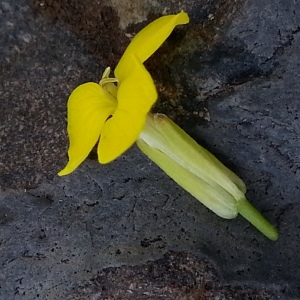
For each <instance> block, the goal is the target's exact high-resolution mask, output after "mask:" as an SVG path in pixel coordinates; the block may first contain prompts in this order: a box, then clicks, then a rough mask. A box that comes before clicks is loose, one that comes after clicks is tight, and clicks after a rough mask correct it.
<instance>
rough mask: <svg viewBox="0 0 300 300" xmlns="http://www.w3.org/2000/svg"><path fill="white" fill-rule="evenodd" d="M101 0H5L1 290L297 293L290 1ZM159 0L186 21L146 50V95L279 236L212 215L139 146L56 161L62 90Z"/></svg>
mask: <svg viewBox="0 0 300 300" xmlns="http://www.w3.org/2000/svg"><path fill="white" fill-rule="evenodd" d="M96 2H97V3H96ZM98 2H99V1H91V0H90V1H87V2H85V4H86V5H85V6H84V7H82V9H80V7H79V6H78V5H79V4H80V3H79V1H68V3H67V4H66V2H64V1H26V0H17V1H14V2H13V3H12V2H11V1H0V18H1V24H0V41H1V43H0V53H1V55H0V68H1V75H0V76H1V88H0V99H1V101H0V113H1V115H2V116H1V118H0V166H1V168H0V186H1V192H0V265H1V268H0V299H1V300H2V299H5V300H7V299H300V297H299V295H300V285H299V282H300V271H299V268H298V266H299V264H300V253H299V250H298V249H299V245H300V234H299V232H300V231H299V230H300V219H299V216H300V204H299V203H300V202H299V196H300V195H299V194H300V192H299V151H298V149H299V138H298V137H299V119H298V117H299V116H298V114H299V111H300V107H299V105H300V104H299V101H298V99H299V87H298V86H299V84H298V83H299V73H300V72H299V69H300V64H299V55H298V53H299V47H300V33H299V26H300V13H299V12H300V7H299V6H300V4H298V3H297V2H295V1H290V0H288V1H284V2H283V1H272V0H263V1H259V2H258V1H255V2H254V1H244V2H240V3H239V4H238V5H237V4H236V3H234V2H233V1H231V2H230V3H229V2H228V1H204V2H203V5H202V6H201V7H199V4H198V5H197V3H196V2H197V1H183V3H182V4H181V5H182V6H181V7H179V6H178V4H177V1H166V2H163V1H155V2H154V1H141V2H139V3H140V4H139V10H137V12H136V14H131V15H130V16H131V19H130V20H131V21H128V20H126V18H125V16H126V11H128V6H126V3H127V1H123V2H122V3H123V4H122V5H119V6H118V5H117V4H118V1H114V0H111V1H109V2H107V4H106V6H105V7H103V5H100V6H97V5H99V3H98ZM81 3H82V2H81ZM128 5H129V4H128ZM95 7H98V8H97V9H98V10H99V11H100V13H99V16H100V17H99V19H98V18H97V14H95V11H96V9H95ZM163 7H165V12H167V13H168V12H177V11H178V10H179V9H182V8H184V9H186V10H187V11H188V12H189V14H190V15H191V24H189V25H187V26H186V28H179V29H178V30H176V31H175V32H174V34H172V36H171V37H170V39H169V40H168V42H167V43H166V44H165V45H164V46H163V47H162V49H161V50H159V51H158V52H157V53H156V54H155V56H154V57H153V58H152V59H150V60H149V61H148V62H147V66H148V67H149V70H150V71H151V73H152V74H153V76H154V78H155V80H156V83H157V86H158V90H159V92H160V95H161V97H160V102H159V103H158V104H157V106H156V108H155V109H156V110H157V111H163V112H170V116H171V117H172V118H173V119H174V120H176V121H177V122H178V123H179V124H180V125H181V126H182V127H183V128H184V129H185V130H186V131H187V132H189V133H190V134H191V135H192V136H193V137H194V138H195V139H196V140H197V141H198V142H199V143H201V144H202V145H204V146H206V147H207V148H208V149H209V150H211V151H212V152H213V153H214V154H215V155H216V156H217V157H218V158H219V159H221V161H223V162H224V163H225V164H226V165H227V166H229V167H230V168H232V169H233V170H234V171H235V172H236V173H237V174H238V175H240V176H241V177H242V178H243V179H244V180H245V182H246V184H247V187H248V193H247V197H248V199H249V200H250V201H251V202H252V203H253V204H254V205H255V206H256V207H257V208H258V209H259V210H260V211H261V212H262V213H263V215H264V216H265V217H266V218H268V220H270V221H271V222H272V223H273V224H274V225H275V226H276V227H277V228H278V230H279V233H280V237H279V240H278V241H277V242H270V241H268V240H267V239H266V238H264V237H263V236H262V235H261V234H260V233H259V232H257V231H256V230H255V229H254V228H253V227H251V226H250V225H249V224H248V223H247V222H246V221H245V220H243V219H242V218H240V217H238V218H236V219H234V220H223V219H221V218H219V217H217V216H215V215H214V214H213V213H212V212H210V211H208V210H207V209H206V208H205V207H203V206H202V205H201V204H200V203H199V202H198V201H197V200H195V199H194V198H192V197H191V196H190V195H188V194H187V193H186V192H184V191H183V190H182V189H181V188H180V187H178V186H177V185H176V184H175V183H174V182H172V180H171V179H169V178H168V177H167V176H166V175H165V174H163V173H162V172H161V171H160V170H159V169H158V168H157V167H156V166H155V165H154V164H152V163H151V162H150V161H149V160H148V159H147V158H146V157H145V156H143V155H142V154H141V153H140V152H139V151H138V149H136V148H135V147H133V149H131V150H130V151H128V152H127V153H126V154H124V155H123V156H121V157H120V158H119V159H117V160H116V161H115V162H113V163H111V164H109V165H105V166H100V165H99V164H98V163H97V162H96V161H95V160H91V159H88V160H87V161H86V162H85V163H84V164H83V165H82V166H81V167H80V168H79V169H78V170H76V171H75V172H74V173H72V174H71V175H70V176H66V177H63V178H59V177H57V176H56V173H57V171H59V170H60V169H61V168H62V167H63V166H64V164H65V162H66V160H67V157H66V150H67V146H68V144H67V136H66V131H65V128H66V109H65V106H66V101H67V98H68V95H69V94H70V92H71V91H72V89H73V88H74V87H76V86H77V85H78V84H80V83H83V82H86V81H98V79H99V78H100V76H101V72H102V71H103V69H104V67H106V66H107V65H111V66H113V65H114V64H115V63H116V62H117V60H118V59H119V56H120V55H121V54H122V51H123V49H124V47H125V46H126V44H127V43H128V41H129V40H130V34H134V33H135V32H137V31H138V30H139V29H140V28H141V27H143V26H144V25H145V24H146V23H148V21H151V20H153V19H154V18H155V17H157V16H158V15H160V14H161V11H163V9H162V8H163ZM92 8H94V9H92ZM72 9H73V10H75V11H76V12H78V11H80V12H81V14H79V15H76V16H75V15H74V14H72V12H73V11H72ZM138 12H139V13H138ZM101 18H102V19H101ZM128 18H129V17H128ZM98 20H102V22H100V21H99V24H98V23H97V21H98ZM96 24H98V25H96ZM117 29H119V30H117ZM112 30H113V31H112ZM110 31H112V32H113V34H112V35H110V34H109V32H110ZM117 32H118V33H117ZM111 36H113V37H112V40H111V43H110V38H111ZM99 37H101V38H102V40H101V39H100V38H99ZM119 39H120V43H119V45H118V43H117V41H118V40H119ZM92 45H96V46H95V47H94V48H93V47H92ZM177 47H179V48H177ZM112 49H115V50H112ZM176 49H177V50H176ZM168 54H169V55H168ZM162 62H163V63H162Z"/></svg>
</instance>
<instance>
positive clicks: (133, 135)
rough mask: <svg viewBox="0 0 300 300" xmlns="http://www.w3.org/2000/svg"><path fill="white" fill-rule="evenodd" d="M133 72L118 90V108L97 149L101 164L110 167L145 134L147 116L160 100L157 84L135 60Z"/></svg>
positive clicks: (133, 59) (132, 60) (106, 124)
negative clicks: (111, 162)
mask: <svg viewBox="0 0 300 300" xmlns="http://www.w3.org/2000/svg"><path fill="white" fill-rule="evenodd" d="M129 60H130V61H131V70H130V72H129V73H128V75H127V77H126V78H125V80H124V81H123V82H122V83H121V85H120V88H119V90H118V107H117V110H116V112H115V113H114V115H113V116H112V117H111V118H110V119H109V120H108V121H107V122H106V123H105V125H104V127H103V130H102V132H101V137H100V143H99V145H98V159H99V162H100V163H103V164H104V163H109V162H110V161H112V160H114V159H115V158H117V157H118V156H120V155H121V154H122V153H123V152H124V151H126V150H127V149H128V148H129V147H130V146H131V145H132V144H133V143H134V142H135V141H136V139H137V138H138V136H139V135H140V132H141V131H142V130H143V128H144V125H145V122H146V116H147V113H148V112H149V111H150V109H151V107H152V105H153V104H154V103H155V101H156V99H157V92H156V88H155V85H154V82H153V80H152V78H151V76H150V74H149V73H148V71H147V70H146V68H145V67H144V65H143V64H142V63H141V62H139V61H138V60H137V58H135V57H134V56H131V57H130V58H129Z"/></svg>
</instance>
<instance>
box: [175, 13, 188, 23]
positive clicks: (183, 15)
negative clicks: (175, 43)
mask: <svg viewBox="0 0 300 300" xmlns="http://www.w3.org/2000/svg"><path fill="white" fill-rule="evenodd" d="M177 16H178V24H187V23H189V21H190V18H189V15H188V14H187V13H186V12H185V11H183V10H182V11H181V12H180V13H179V14H177Z"/></svg>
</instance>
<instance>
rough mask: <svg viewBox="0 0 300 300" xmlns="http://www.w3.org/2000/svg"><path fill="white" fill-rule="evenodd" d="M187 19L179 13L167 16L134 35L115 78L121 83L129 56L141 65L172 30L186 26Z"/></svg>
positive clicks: (119, 64)
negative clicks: (182, 25)
mask: <svg viewBox="0 0 300 300" xmlns="http://www.w3.org/2000/svg"><path fill="white" fill-rule="evenodd" d="M188 22H189V17H188V15H187V13H185V12H183V11H181V12H180V13H179V14H177V15H168V16H163V17H161V18H158V19H156V20H155V21H153V22H152V23H150V24H149V25H147V26H146V27H145V28H143V29H142V30H141V31H140V32H138V33H137V34H136V36H135V37H134V38H133V40H132V41H131V43H130V44H129V46H128V47H127V49H126V50H125V52H124V54H123V56H122V57H121V59H120V61H119V63H118V65H117V67H116V69H115V75H116V77H117V78H118V79H119V80H120V81H122V80H123V79H124V78H125V77H126V74H127V72H128V70H129V69H130V67H131V66H130V59H128V58H129V57H130V55H132V54H134V55H135V56H136V57H137V58H138V59H139V60H140V61H141V62H142V63H143V62H144V61H146V60H147V59H148V58H149V57H150V56H151V55H152V54H153V53H154V52H155V51H156V50H157V49H158V48H159V47H160V46H161V44H162V43H163V42H164V41H165V40H166V39H167V38H168V36H169V35H170V34H171V32H172V31H173V29H174V28H175V27H176V26H177V25H180V24H187V23H188Z"/></svg>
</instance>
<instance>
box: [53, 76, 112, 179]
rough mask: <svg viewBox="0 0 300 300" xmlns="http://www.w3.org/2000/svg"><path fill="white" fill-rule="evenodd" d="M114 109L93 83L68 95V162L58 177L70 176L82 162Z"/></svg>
mask: <svg viewBox="0 0 300 300" xmlns="http://www.w3.org/2000/svg"><path fill="white" fill-rule="evenodd" d="M116 107H117V102H116V99H115V98H113V97H112V96H111V95H110V94H109V93H107V92H106V91H105V90H104V89H103V88H102V87H101V86H100V85H99V84H97V83H93V82H88V83H85V84H82V85H80V86H78V87H77V88H76V89H75V90H74V91H73V92H72V94H71V95H70V98H69V100H68V135H69V139H70V146H69V151H68V154H69V162H68V164H67V166H66V167H65V168H64V169H63V170H62V171H60V172H59V173H58V175H60V176H62V175H67V174H69V173H71V172H73V171H74V170H75V169H76V168H77V167H78V166H79V165H80V164H81V163H82V162H83V161H84V160H85V159H86V157H87V156H88V154H89V153H90V151H91V150H92V148H93V147H94V146H95V144H96V142H97V140H98V139H99V136H100V133H101V129H102V127H103V124H104V123H105V121H106V120H107V118H108V117H109V116H110V115H111V114H113V112H114V111H115V110H116Z"/></svg>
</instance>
